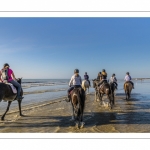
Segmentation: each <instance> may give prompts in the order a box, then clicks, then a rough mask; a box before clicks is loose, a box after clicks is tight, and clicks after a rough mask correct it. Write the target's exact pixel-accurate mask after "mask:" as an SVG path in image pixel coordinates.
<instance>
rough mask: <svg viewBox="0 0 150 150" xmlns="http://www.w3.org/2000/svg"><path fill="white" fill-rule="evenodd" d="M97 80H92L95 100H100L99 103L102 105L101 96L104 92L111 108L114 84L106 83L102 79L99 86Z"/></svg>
mask: <svg viewBox="0 0 150 150" xmlns="http://www.w3.org/2000/svg"><path fill="white" fill-rule="evenodd" d="M98 83H99V80H93V87H94V88H95V101H97V99H98V101H100V104H101V105H102V98H103V96H104V94H106V96H107V98H108V99H109V106H110V107H111V109H112V108H113V105H114V103H115V102H114V91H115V86H114V85H113V84H112V85H110V84H109V83H107V81H104V83H103V84H102V85H101V87H98Z"/></svg>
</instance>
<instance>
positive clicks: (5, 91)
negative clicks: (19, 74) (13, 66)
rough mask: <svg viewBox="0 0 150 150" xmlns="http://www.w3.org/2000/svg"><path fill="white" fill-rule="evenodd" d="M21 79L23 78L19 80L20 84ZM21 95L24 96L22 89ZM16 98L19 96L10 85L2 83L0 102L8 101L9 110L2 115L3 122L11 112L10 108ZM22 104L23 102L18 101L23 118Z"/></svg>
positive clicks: (0, 85)
mask: <svg viewBox="0 0 150 150" xmlns="http://www.w3.org/2000/svg"><path fill="white" fill-rule="evenodd" d="M21 79H22V78H18V80H17V82H18V83H19V84H21ZM20 95H21V96H23V90H22V88H21V93H20ZM16 96H17V94H14V93H13V91H12V89H11V87H10V86H9V85H8V84H5V83H0V102H1V101H2V100H4V101H8V106H7V109H6V111H5V113H4V114H3V115H2V117H1V120H4V118H5V115H6V113H7V112H8V111H9V107H10V105H11V103H12V101H14V100H15V98H16ZM21 102H22V100H18V106H19V112H20V116H23V115H22V112H21Z"/></svg>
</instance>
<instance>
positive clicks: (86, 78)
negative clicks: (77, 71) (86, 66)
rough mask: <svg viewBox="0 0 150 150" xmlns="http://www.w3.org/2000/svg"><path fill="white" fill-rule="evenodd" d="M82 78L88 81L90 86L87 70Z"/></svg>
mask: <svg viewBox="0 0 150 150" xmlns="http://www.w3.org/2000/svg"><path fill="white" fill-rule="evenodd" d="M84 80H86V81H88V82H89V85H90V86H91V83H90V80H89V76H88V74H87V72H85V75H84Z"/></svg>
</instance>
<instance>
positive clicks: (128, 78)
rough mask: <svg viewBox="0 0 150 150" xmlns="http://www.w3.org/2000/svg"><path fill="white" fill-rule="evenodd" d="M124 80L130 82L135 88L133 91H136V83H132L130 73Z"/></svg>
mask: <svg viewBox="0 0 150 150" xmlns="http://www.w3.org/2000/svg"><path fill="white" fill-rule="evenodd" d="M124 80H125V81H126V82H130V83H131V84H132V86H133V89H134V83H133V82H132V81H131V80H132V78H131V76H130V73H129V72H127V73H126V76H125V78H124Z"/></svg>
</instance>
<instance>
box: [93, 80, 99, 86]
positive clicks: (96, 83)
mask: <svg viewBox="0 0 150 150" xmlns="http://www.w3.org/2000/svg"><path fill="white" fill-rule="evenodd" d="M92 81H93V88H95V87H96V86H97V85H98V82H99V80H97V79H94V80H92Z"/></svg>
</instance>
